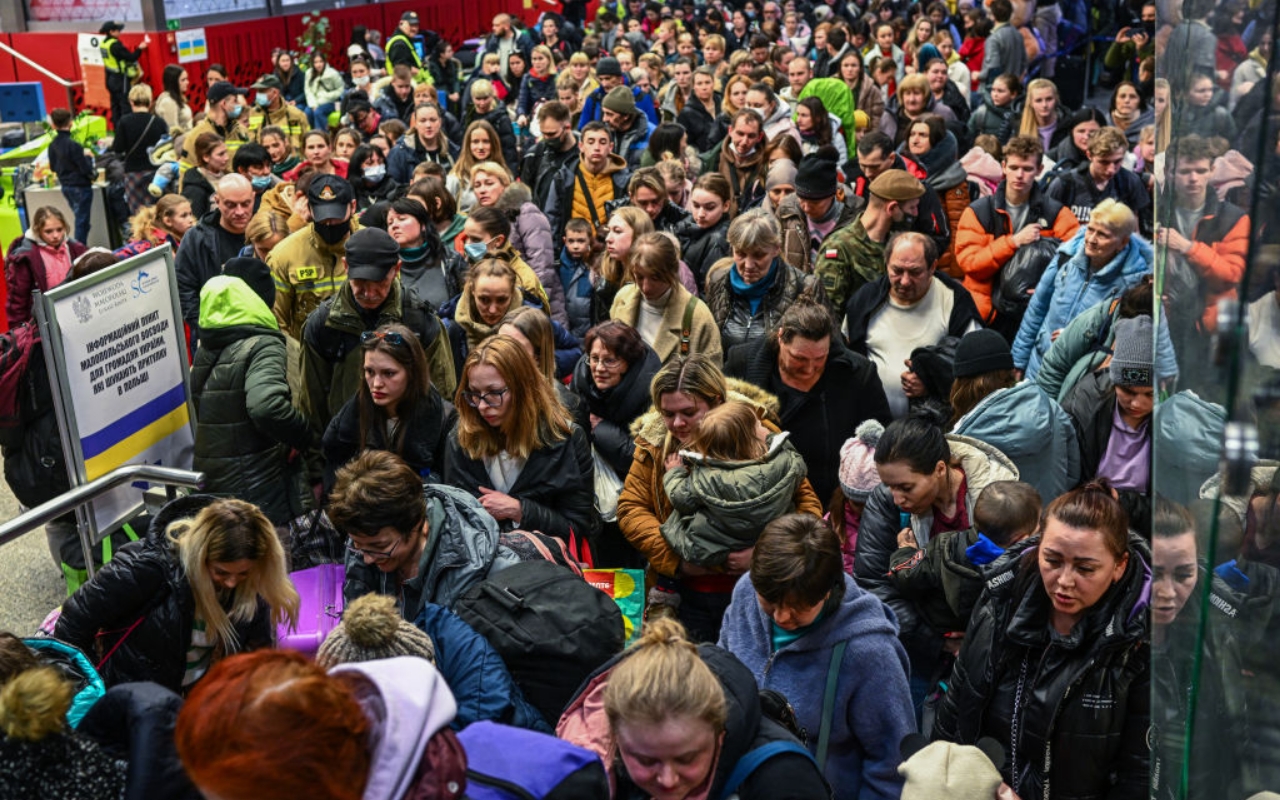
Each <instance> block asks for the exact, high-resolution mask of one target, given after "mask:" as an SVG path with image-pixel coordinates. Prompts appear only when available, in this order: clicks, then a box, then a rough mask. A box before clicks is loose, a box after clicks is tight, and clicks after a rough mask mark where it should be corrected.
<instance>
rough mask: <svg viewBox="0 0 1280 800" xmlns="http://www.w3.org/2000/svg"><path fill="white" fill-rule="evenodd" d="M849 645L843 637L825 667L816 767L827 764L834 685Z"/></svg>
mask: <svg viewBox="0 0 1280 800" xmlns="http://www.w3.org/2000/svg"><path fill="white" fill-rule="evenodd" d="M848 647H849V640H848V639H845V640H844V641H842V642H840V643H839V644H837V645H836V646H835V649H834V650H832V651H831V664H830V666H828V667H827V688H826V690H825V691H824V692H823V693H822V724H821V726H820V727H819V728H818V754H817V758H816V759H815V760H816V761H817V762H818V769H819V770H821V769H823V768H824V767H826V765H827V748H828V746H830V744H831V720H832V717H834V716H835V705H836V687H837V685H838V684H839V682H840V664H841V662H843V661H844V651H845V649H846V648H848Z"/></svg>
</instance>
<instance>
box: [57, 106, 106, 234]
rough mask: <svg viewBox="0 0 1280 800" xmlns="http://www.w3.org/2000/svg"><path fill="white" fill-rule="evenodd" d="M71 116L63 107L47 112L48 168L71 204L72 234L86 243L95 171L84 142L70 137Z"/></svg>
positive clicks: (96, 174) (63, 195) (91, 209)
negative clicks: (50, 133) (49, 128)
mask: <svg viewBox="0 0 1280 800" xmlns="http://www.w3.org/2000/svg"><path fill="white" fill-rule="evenodd" d="M71 119H72V117H71V112H70V111H68V110H67V109H65V108H55V109H54V110H53V111H50V112H49V122H50V123H51V124H52V125H53V130H54V134H53V141H52V142H50V143H49V169H51V170H53V174H55V175H57V176H58V186H59V188H61V190H62V197H63V198H64V199H65V200H66V201H67V205H69V206H71V213H72V215H73V216H74V217H75V223H76V229H75V231H74V236H75V238H76V240H77V241H79V242H80V243H81V244H86V245H87V244H88V242H89V224H90V220H91V217H92V212H93V182H94V181H95V180H96V179H97V177H98V173H97V171H96V170H95V169H94V168H93V161H92V160H91V159H90V158H89V156H88V154H87V151H86V150H85V148H84V145H82V144H80V143H79V142H77V141H76V140H75V139H72V138H71ZM72 235H73V232H72V231H67V238H71V236H72Z"/></svg>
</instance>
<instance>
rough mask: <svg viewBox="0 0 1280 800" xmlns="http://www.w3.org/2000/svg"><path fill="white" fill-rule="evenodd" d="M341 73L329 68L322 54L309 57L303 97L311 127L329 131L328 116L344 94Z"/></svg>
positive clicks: (345, 87)
mask: <svg viewBox="0 0 1280 800" xmlns="http://www.w3.org/2000/svg"><path fill="white" fill-rule="evenodd" d="M346 89H347V85H346V82H345V81H343V80H342V73H340V72H338V71H337V70H336V69H330V68H329V61H328V59H326V58H325V57H324V53H320V52H316V53H313V54H312V55H311V71H310V72H308V73H307V77H306V84H305V88H304V90H303V91H304V97H305V98H306V102H307V119H308V120H310V121H311V127H313V128H320V129H322V130H328V129H329V115H330V114H331V113H333V111H334V109H336V108H337V107H338V101H339V100H341V99H342V95H343V93H345V92H346Z"/></svg>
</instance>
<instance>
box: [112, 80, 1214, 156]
mask: <svg viewBox="0 0 1280 800" xmlns="http://www.w3.org/2000/svg"><path fill="white" fill-rule="evenodd" d="M1201 78H1203V80H1201ZM1167 96H1168V95H1167V93H1166V97H1167ZM1213 97H1214V87H1213V80H1212V79H1211V78H1209V76H1208V75H1196V76H1193V77H1192V78H1191V80H1190V81H1189V83H1188V86H1187V95H1186V99H1185V100H1184V101H1183V102H1180V103H1178V104H1177V106H1178V107H1177V108H1176V109H1175V110H1174V111H1173V116H1174V117H1176V119H1177V121H1178V122H1177V127H1178V136H1190V135H1192V134H1195V135H1196V136H1200V137H1201V138H1204V139H1209V138H1212V137H1214V136H1221V137H1222V138H1223V139H1226V140H1227V141H1228V142H1234V141H1235V140H1236V134H1237V130H1236V122H1235V119H1234V118H1233V117H1232V116H1231V112H1230V111H1228V110H1227V109H1226V106H1223V105H1220V104H1218V103H1215V102H1213ZM1145 116H1147V117H1148V119H1147V122H1146V124H1148V125H1150V124H1151V123H1152V121H1153V120H1154V116H1155V111H1154V110H1153V111H1151V112H1150V113H1148V114H1146V115H1145ZM126 119H128V117H126ZM1128 134H1129V131H1128V130H1127V129H1126V130H1125V136H1126V138H1129V136H1128ZM1135 141H1136V140H1135ZM1133 143H1134V142H1130V144H1133Z"/></svg>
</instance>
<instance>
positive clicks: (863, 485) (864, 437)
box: [840, 419, 884, 503]
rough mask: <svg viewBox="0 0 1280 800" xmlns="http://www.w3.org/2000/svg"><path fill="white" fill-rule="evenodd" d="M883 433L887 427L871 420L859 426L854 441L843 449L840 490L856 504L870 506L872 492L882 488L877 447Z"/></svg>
mask: <svg viewBox="0 0 1280 800" xmlns="http://www.w3.org/2000/svg"><path fill="white" fill-rule="evenodd" d="M882 433H884V426H883V425H881V424H880V423H879V422H878V421H876V420H874V419H869V420H867V421H865V422H863V423H862V424H861V425H859V426H858V427H857V429H856V430H855V431H854V432H853V434H854V436H853V438H852V439H850V440H848V441H847V442H845V443H844V446H843V447H841V448H840V488H841V489H842V490H844V496H845V497H847V498H848V499H850V500H852V501H854V502H855V503H865V502H867V498H868V497H869V496H870V495H871V492H872V491H873V490H874V489H875V488H876V487H877V486H879V485H880V473H879V472H877V471H876V445H877V444H878V443H879V442H880V434H882Z"/></svg>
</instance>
